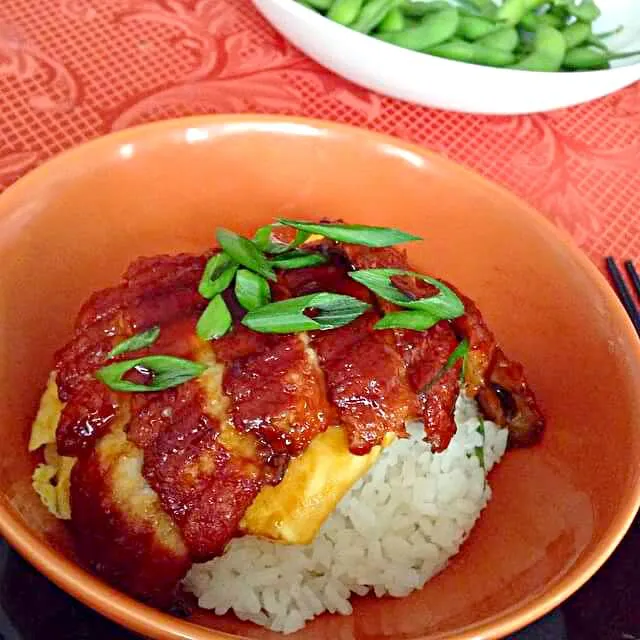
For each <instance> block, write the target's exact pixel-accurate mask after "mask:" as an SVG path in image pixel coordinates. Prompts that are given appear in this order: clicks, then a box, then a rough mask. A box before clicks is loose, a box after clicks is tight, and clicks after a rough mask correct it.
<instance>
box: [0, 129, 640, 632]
mask: <svg viewBox="0 0 640 640" xmlns="http://www.w3.org/2000/svg"><path fill="white" fill-rule="evenodd" d="M278 214H286V216H287V217H307V218H319V217H321V216H326V217H329V218H338V217H340V218H343V219H344V220H347V221H350V222H359V223H368V224H378V225H387V226H396V227H401V228H403V229H405V230H407V231H410V232H414V233H417V234H419V235H422V236H424V238H425V240H424V242H422V243H414V244H410V245H407V248H408V252H409V256H410V258H411V261H412V262H413V264H414V265H415V267H416V268H417V269H420V270H423V271H426V272H428V273H433V274H435V275H439V276H442V277H445V278H446V279H448V280H450V281H452V282H454V283H455V284H456V285H457V286H459V287H460V288H461V289H462V290H463V291H465V292H466V293H467V294H468V295H470V296H472V297H473V298H475V299H476V300H477V302H478V304H479V305H480V308H481V309H482V310H483V312H484V314H485V317H486V318H487V320H488V322H489V324H490V326H491V327H492V328H493V329H494V331H495V333H496V334H497V336H498V340H499V341H500V342H501V343H502V344H503V346H504V347H505V350H506V351H507V352H508V353H509V354H511V355H512V357H514V358H516V359H519V360H521V361H522V362H523V363H524V365H525V367H526V371H527V374H528V377H529V380H530V382H531V384H532V386H533V388H534V389H535V390H536V392H537V395H538V397H539V400H540V402H541V404H542V406H543V408H544V411H545V413H546V415H547V416H548V431H547V433H546V436H545V438H544V441H543V443H542V444H541V445H539V446H537V447H534V448H532V449H526V450H519V451H513V452H510V453H509V454H508V455H507V456H506V458H505V459H504V461H503V463H502V464H501V465H500V466H499V467H498V468H497V469H496V470H495V471H494V472H492V474H491V485H492V487H493V493H494V497H493V499H492V501H491V503H490V504H489V506H488V508H487V509H486V511H485V512H484V513H483V515H482V517H481V518H480V520H479V522H478V524H477V526H476V528H475V529H474V530H473V532H472V534H471V536H470V538H469V540H468V541H467V542H466V543H465V545H464V546H463V549H462V551H461V553H460V554H459V555H458V556H456V558H455V559H454V560H453V561H452V562H451V565H450V567H449V568H448V569H447V570H446V571H444V572H443V573H442V574H440V575H439V576H437V577H436V578H435V579H434V580H432V581H431V582H430V583H428V584H427V586H426V587H425V588H424V589H423V590H422V591H420V592H417V593H415V594H413V595H412V596H410V597H408V598H405V599H401V600H394V599H383V600H377V599H375V598H370V599H369V598H357V599H356V601H355V606H354V614H353V616H350V617H340V616H328V615H327V616H322V617H321V618H319V619H318V620H316V621H314V622H313V623H311V624H309V625H308V626H307V627H306V628H305V629H304V630H303V631H301V632H299V633H297V634H294V635H293V636H290V637H292V638H295V639H296V640H298V639H300V640H303V639H304V640H307V639H308V640H321V639H322V640H324V639H326V640H334V639H335V638H344V639H351V638H355V639H358V640H365V639H366V640H376V639H380V638H389V637H392V638H398V637H403V638H406V639H413V638H430V639H436V638H453V637H455V638H475V639H478V638H497V637H500V636H502V635H504V634H507V633H509V632H512V631H514V630H515V629H517V628H519V627H522V626H524V625H525V624H527V623H529V622H531V621H532V620H534V619H535V618H537V617H539V616H541V615H542V614H544V613H545V612H547V611H548V610H550V609H551V608H553V607H555V606H556V605H558V604H559V603H560V602H561V601H562V600H563V599H564V598H566V597H567V596H568V595H569V594H570V593H571V592H573V591H574V590H576V589H577V588H578V587H579V586H580V585H581V584H583V583H584V582H585V581H586V580H587V579H588V578H589V577H590V576H591V575H592V574H593V573H594V571H595V570H596V569H597V568H598V567H599V566H600V565H601V564H602V563H603V562H604V560H605V559H606V558H607V556H608V555H609V554H610V553H611V551H612V550H613V548H614V547H615V545H616V544H617V543H618V542H619V541H620V539H621V537H622V536H623V534H624V532H625V530H626V529H627V528H628V526H629V525H630V523H631V521H632V519H633V516H634V514H635V512H636V510H637V508H638V504H639V502H640V393H639V390H640V342H639V341H638V339H637V337H636V336H635V335H634V333H633V329H632V327H631V324H630V322H629V321H628V319H627V317H626V315H625V313H624V311H623V310H622V308H621V306H620V305H619V303H618V301H617V299H616V297H615V295H614V294H613V293H612V291H611V290H610V288H609V286H608V284H607V283H606V281H605V280H604V278H603V277H602V276H601V275H600V274H599V272H598V271H597V269H596V268H595V267H594V266H593V265H592V264H591V263H590V262H589V261H588V260H587V259H586V258H585V257H584V256H583V255H582V254H581V253H580V251H579V250H577V249H576V248H575V247H574V246H573V245H572V244H571V243H570V242H569V241H568V240H566V239H565V238H564V236H563V235H562V233H561V232H559V231H558V230H557V229H555V228H554V227H553V226H552V225H551V224H550V223H548V222H547V221H546V220H544V219H543V218H542V217H541V216H540V215H538V214H537V213H535V212H534V211H533V210H532V209H530V208H529V207H528V206H527V205H526V204H524V203H523V202H522V201H520V200H518V199H517V198H515V197H514V196H513V195H511V194H509V193H508V192H506V191H504V190H503V189H501V188H499V187H496V186H494V185H492V184H490V183H488V182H486V181H485V180H483V179H482V178H480V177H478V176H476V175H474V174H473V173H470V172H469V171H467V170H465V169H463V168H461V167H459V166H457V165H455V164H453V163H451V162H449V161H447V160H445V159H443V158H440V157H438V156H436V155H433V154H431V153H429V152H426V151H424V150H423V149H420V148H417V147H413V146H411V145H408V144H404V143H401V142H399V141H397V140H394V139H391V138H386V137H383V136H379V135H376V134H373V133H369V132H366V131H359V130H356V129H352V128H348V127H343V126H338V125H333V124H328V123H323V122H315V121H310V120H300V119H287V118H279V117H258V116H239V117H197V118H191V119H185V120H176V121H166V122H161V123H156V124H152V125H148V126H144V127H140V128H137V129H131V130H126V131H123V132H121V133H117V134H114V135H111V136H108V137H106V138H102V139H99V140H96V141H94V142H91V143H89V144H86V145H84V146H82V147H78V148H76V149H74V150H72V151H70V152H67V153H64V154H62V155H60V156H59V157H58V158H56V159H54V160H53V161H51V162H49V163H47V164H45V165H43V166H42V167H40V168H39V169H37V170H36V171H34V172H32V173H31V174H29V175H28V176H27V177H25V178H23V179H22V180H21V181H19V182H18V183H17V184H16V185H14V186H13V187H11V188H9V189H8V190H7V191H6V192H5V193H4V194H3V195H2V196H0V262H1V264H2V270H1V271H0V293H1V295H2V306H1V308H0V314H1V315H0V328H1V330H2V340H1V341H0V367H1V371H2V375H1V376H0V394H1V396H2V402H1V403H0V438H1V439H2V442H3V448H2V453H3V455H2V456H1V458H0V488H1V497H0V530H1V531H2V534H3V535H4V536H5V537H6V538H7V540H8V541H9V542H10V543H11V544H12V545H13V546H14V547H15V548H16V549H17V550H18V551H19V552H20V553H21V554H23V555H24V556H25V557H26V558H27V559H28V560H29V561H30V562H32V563H33V564H34V565H35V566H36V567H38V568H39V569H40V570H41V571H42V572H43V573H45V574H46V575H47V576H49V577H50V578H51V579H52V580H53V581H54V582H56V583H57V584H58V585H60V586H61V587H62V588H64V589H65V590H67V591H68V592H69V593H71V594H73V595H74V596H76V597H77V598H79V599H80V600H82V601H83V602H85V603H86V604H88V605H90V606H91V607H93V608H95V609H96V610H98V611H100V612H101V613H103V614H105V615H107V616H109V617H110V618H112V619H114V620H116V621H117V622H120V623H122V624H123V625H126V626H128V627H130V628H131V629H133V630H135V631H137V632H140V633H143V634H145V635H147V636H151V637H153V638H172V639H176V638H183V639H187V638H188V639H193V640H196V639H197V640H204V639H205V638H208V639H211V638H222V637H229V636H228V635H226V634H237V636H239V637H251V638H276V637H280V636H279V635H278V634H274V633H270V632H267V631H264V630H261V629H258V628H257V627H253V626H252V625H249V624H244V623H241V622H239V621H237V620H235V619H233V618H231V617H225V618H216V617H215V616H211V615H210V614H207V613H206V612H203V611H196V612H195V613H194V615H193V616H192V618H191V619H190V620H181V619H178V618H174V617H171V616H169V615H167V614H164V613H161V612H159V611H156V610H153V609H151V608H148V607H146V606H144V605H142V604H139V603H137V602H135V601H134V600H132V599H130V598H128V597H127V596H125V595H123V594H121V593H119V592H117V591H115V590H113V589H111V588H110V587H109V586H107V585H105V584H104V583H103V582H101V581H100V580H98V579H97V578H96V577H94V576H93V575H91V574H90V573H87V572H86V571H84V570H83V569H82V568H81V567H80V566H79V565H78V564H76V562H75V561H74V557H73V547H72V545H71V542H70V540H69V539H68V536H67V533H66V530H65V527H64V526H63V525H61V524H60V523H59V522H56V521H55V520H54V519H53V518H52V517H50V516H49V515H48V514H47V513H46V512H45V510H44V508H43V507H42V506H41V505H40V503H39V501H38V499H37V497H36V496H35V495H34V494H33V492H32V490H31V486H30V475H31V471H32V468H33V465H34V460H33V458H32V457H31V456H30V455H29V454H28V453H27V451H26V445H27V440H28V433H29V427H30V422H31V420H32V419H33V417H34V413H35V409H36V405H37V402H38V397H39V394H40V393H41V391H42V389H43V385H44V383H45V380H46V376H47V372H48V370H49V369H50V367H51V363H52V354H53V352H54V351H55V349H56V348H58V347H59V346H61V345H62V344H63V343H64V342H65V341H66V339H67V338H68V337H69V334H70V331H71V326H72V321H73V320H74V317H75V315H76V313H77V311H78V308H79V305H80V304H81V303H82V301H83V300H84V299H86V298H87V296H88V295H89V294H90V293H91V292H92V291H94V290H96V289H99V288H101V287H105V286H107V285H109V284H110V283H113V282H114V281H116V280H117V279H118V277H119V276H120V274H121V273H122V272H123V270H124V269H125V267H126V265H127V264H128V263H129V262H130V261H131V260H132V259H134V258H135V257H137V256H139V255H145V254H147V255H149V254H155V253H162V252H165V253H169V252H178V251H201V250H203V249H204V248H205V247H207V246H210V245H211V244H212V243H213V238H214V229H215V227H216V226H218V225H224V226H227V227H232V228H233V229H235V230H237V231H240V232H244V233H248V232H250V231H251V230H253V229H254V228H255V227H256V226H258V225H261V224H264V223H265V222H267V221H269V220H270V219H271V218H273V217H274V216H276V215H278Z"/></svg>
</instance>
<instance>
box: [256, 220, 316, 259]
mask: <svg viewBox="0 0 640 640" xmlns="http://www.w3.org/2000/svg"><path fill="white" fill-rule="evenodd" d="M282 226H283V225H281V224H268V225H267V226H265V227H260V228H259V229H258V230H257V231H256V233H255V236H254V237H253V244H255V245H256V247H258V249H260V251H262V252H264V253H270V254H272V255H276V254H280V253H285V252H286V251H290V250H291V249H295V248H296V247H299V246H300V245H301V244H302V243H303V242H304V241H305V240H306V239H307V238H308V237H309V236H310V235H311V234H310V233H307V232H306V231H297V232H296V235H295V237H294V239H293V240H292V241H291V242H289V243H286V242H281V241H280V240H278V239H276V238H272V233H273V228H274V227H282Z"/></svg>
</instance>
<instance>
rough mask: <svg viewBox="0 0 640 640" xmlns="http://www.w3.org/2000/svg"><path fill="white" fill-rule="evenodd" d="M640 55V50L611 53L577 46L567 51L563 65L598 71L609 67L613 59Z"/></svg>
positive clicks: (581, 69)
mask: <svg viewBox="0 0 640 640" xmlns="http://www.w3.org/2000/svg"><path fill="white" fill-rule="evenodd" d="M638 55H640V51H626V52H624V53H610V52H607V51H602V50H601V49H594V48H592V47H576V48H575V49H571V50H570V51H567V55H566V56H565V58H564V62H563V65H562V66H563V67H564V68H565V69H567V70H569V71H596V70H598V69H608V68H609V63H610V62H611V60H621V59H622V58H631V57H633V56H638Z"/></svg>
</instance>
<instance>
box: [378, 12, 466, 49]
mask: <svg viewBox="0 0 640 640" xmlns="http://www.w3.org/2000/svg"><path fill="white" fill-rule="evenodd" d="M458 20H459V16H458V11H457V10H456V9H454V8H453V7H449V8H448V9H443V10H442V11H436V12H434V13H428V14H427V15H426V16H425V17H424V18H423V19H422V20H421V21H420V24H418V25H417V26H415V27H410V28H409V29H404V30H403V31H398V32H397V33H381V34H379V35H377V36H376V37H377V38H380V39H381V40H384V41H385V42H389V43H391V44H395V45H397V46H399V47H404V48H405V49H413V50H415V51H424V50H425V49H428V48H429V47H435V45H437V44H440V43H441V42H446V41H447V40H449V39H450V38H451V37H453V35H454V34H455V32H456V29H457V28H458Z"/></svg>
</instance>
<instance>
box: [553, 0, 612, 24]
mask: <svg viewBox="0 0 640 640" xmlns="http://www.w3.org/2000/svg"><path fill="white" fill-rule="evenodd" d="M555 5H556V7H562V8H564V9H565V10H566V11H567V13H569V14H570V15H572V16H573V17H574V18H577V19H578V20H583V21H584V22H593V21H594V20H596V19H597V18H599V17H600V15H601V13H602V12H601V11H600V9H598V6H597V5H596V3H595V1H594V0H581V2H580V3H578V2H576V0H555Z"/></svg>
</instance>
